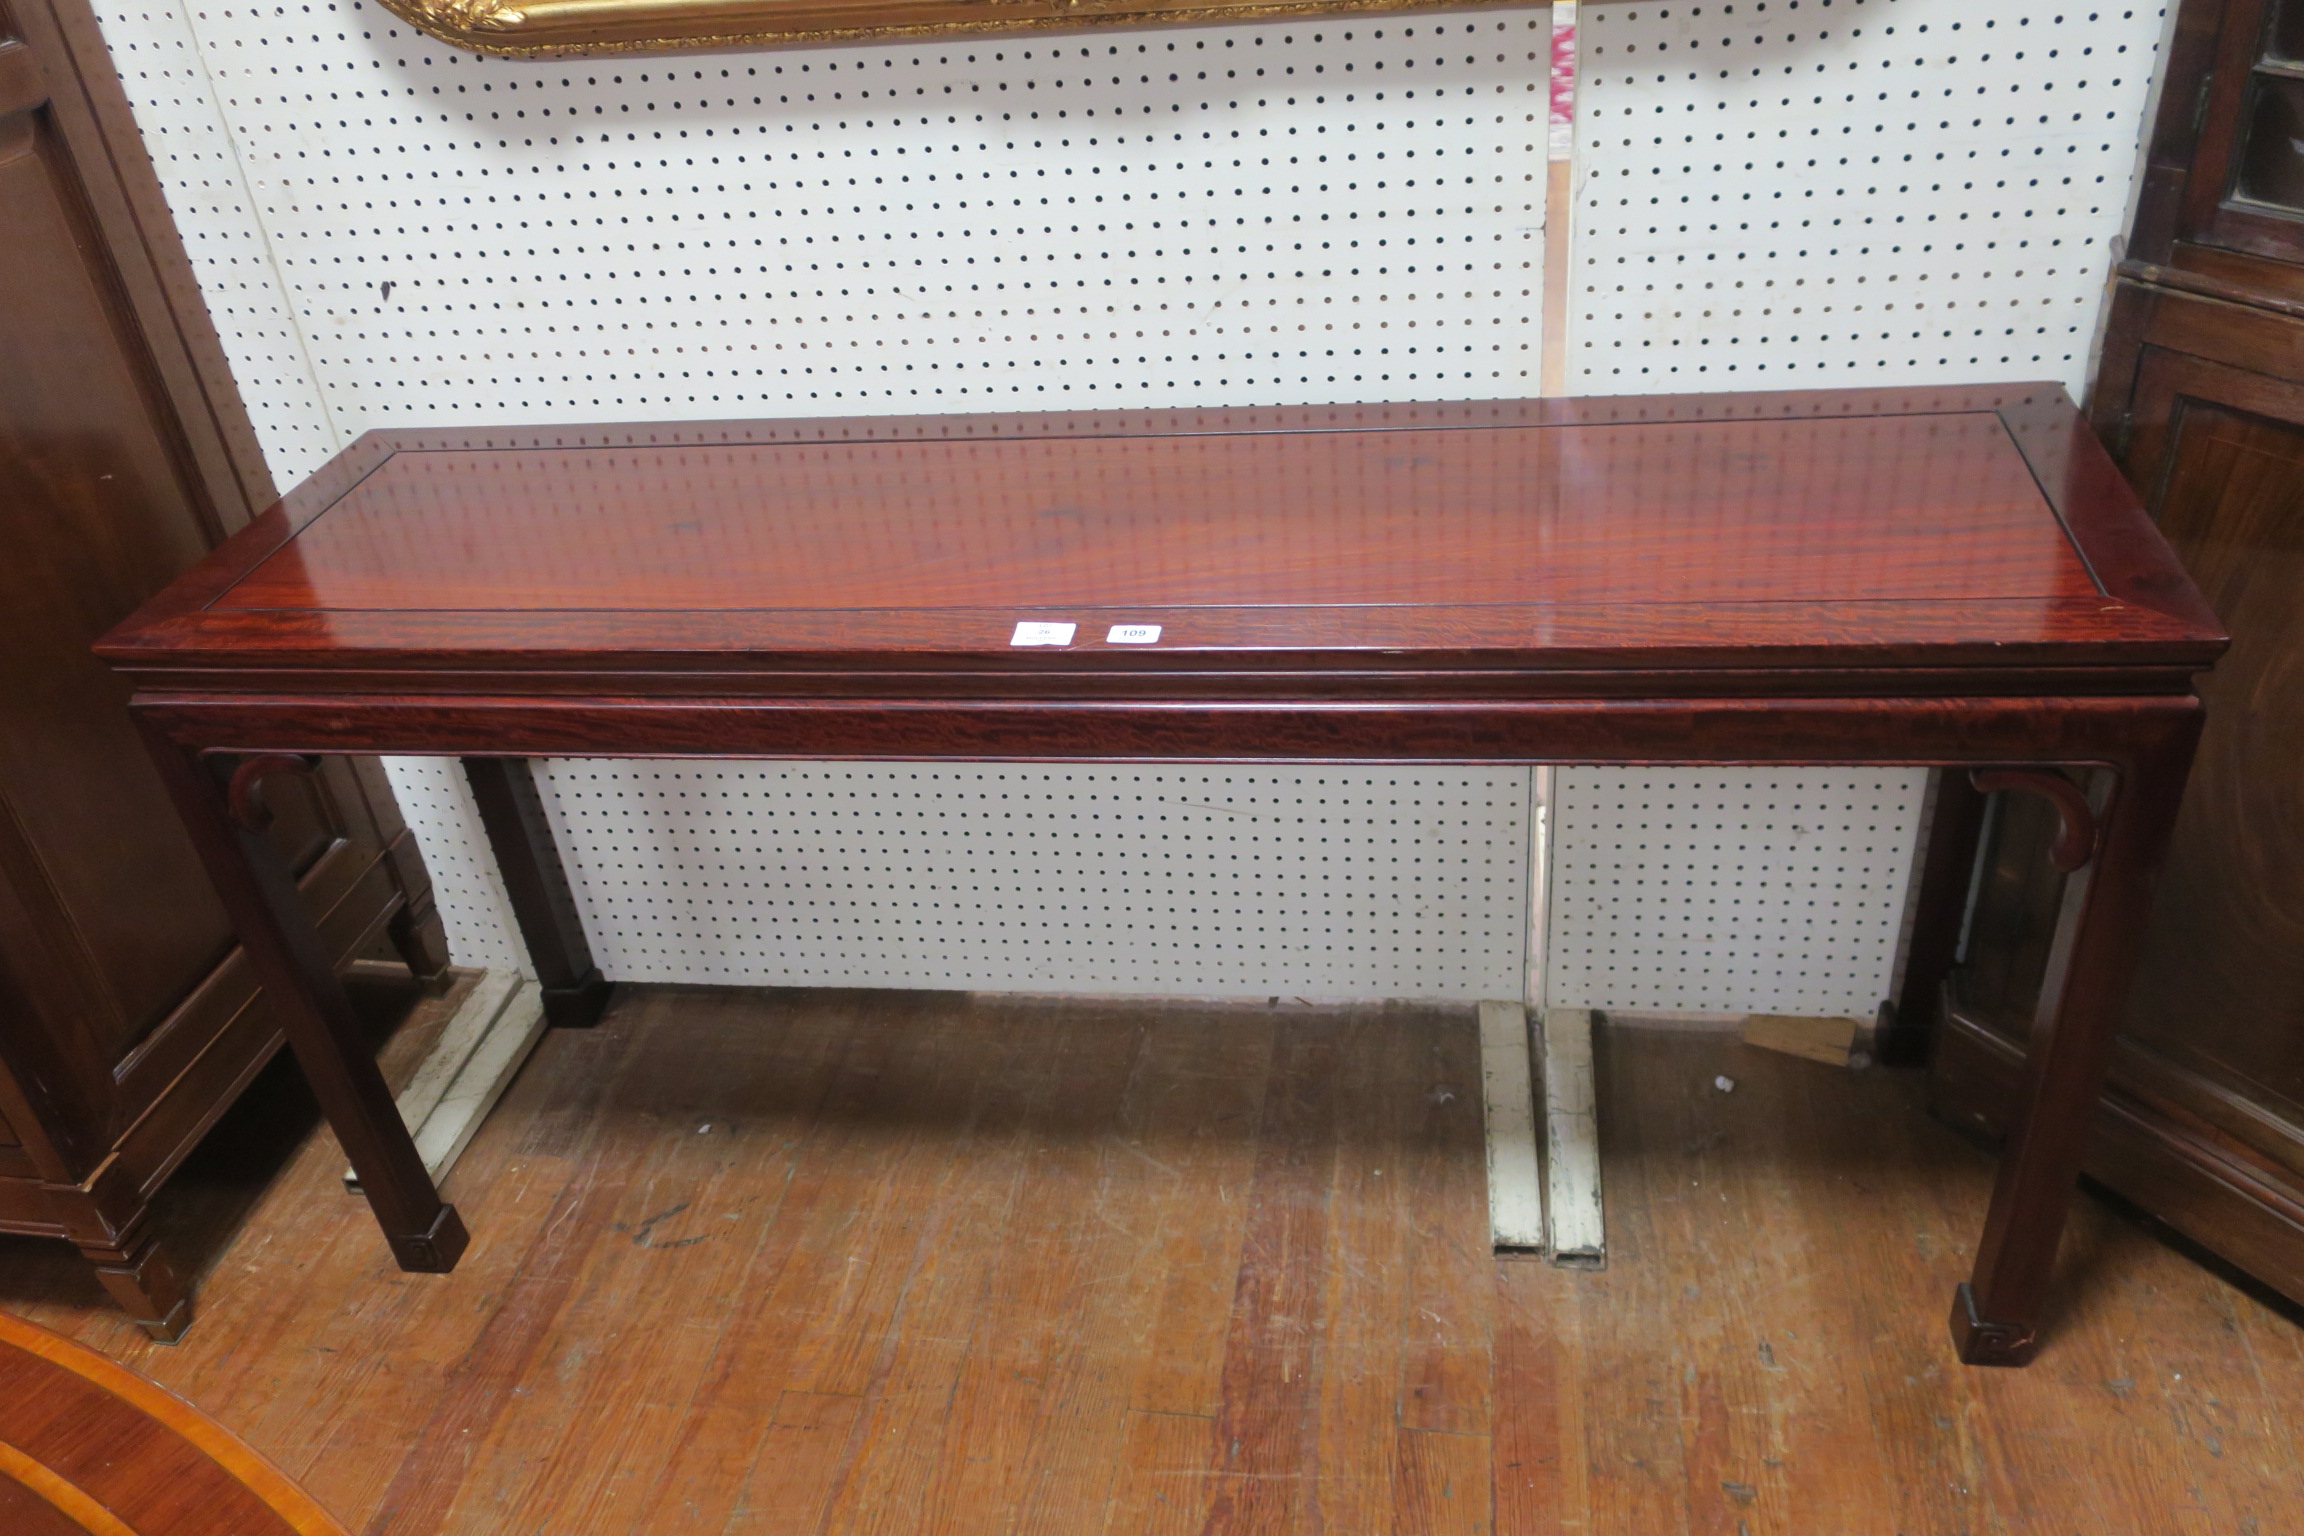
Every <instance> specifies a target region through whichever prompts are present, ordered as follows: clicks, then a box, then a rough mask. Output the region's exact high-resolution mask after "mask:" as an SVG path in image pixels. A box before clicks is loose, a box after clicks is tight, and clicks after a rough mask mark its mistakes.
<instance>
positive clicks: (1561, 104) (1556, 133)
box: [1546, 0, 1576, 160]
mask: <svg viewBox="0 0 2304 1536" xmlns="http://www.w3.org/2000/svg"><path fill="white" fill-rule="evenodd" d="M1575 143H1576V0H1553V3H1552V112H1551V127H1550V133H1549V136H1548V138H1547V141H1546V149H1547V151H1548V153H1547V155H1546V158H1547V159H1551V160H1565V159H1567V158H1568V157H1569V153H1570V151H1571V150H1572V149H1573V148H1574V146H1575Z"/></svg>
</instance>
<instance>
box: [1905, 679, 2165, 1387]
mask: <svg viewBox="0 0 2304 1536" xmlns="http://www.w3.org/2000/svg"><path fill="white" fill-rule="evenodd" d="M2187 724H2188V726H2189V728H2188V729H2183V730H2179V731H2176V732H2173V733H2171V734H2172V736H2174V737H2175V738H2176V739H2175V740H2174V741H2173V742H2171V743H2169V744H2165V745H2163V746H2162V748H2161V749H2160V750H2158V751H2155V752H2151V753H2147V754H2142V755H2140V756H2139V758H2138V759H2137V760H2136V761H2134V762H2132V763H2130V764H2127V765H2125V766H2124V767H2123V768H2122V769H2121V770H2118V771H2113V770H2099V772H2098V780H2099V790H2098V794H2097V795H2096V796H2095V797H2094V798H2093V800H2091V799H2090V798H2088V797H2084V796H2083V795H2082V794H2081V793H2080V791H2079V789H2078V786H2077V785H2075V784H2074V783H2073V781H2072V780H2071V779H2069V778H2066V777H2065V776H2064V775H2062V774H2061V773H2057V772H2053V771H2048V770H2014V771H2007V770H2001V771H1990V772H1979V773H1978V774H1977V775H1976V787H1977V788H1978V789H1981V790H1986V791H1993V790H2002V791H2007V790H2014V791H2019V792H2029V793H2038V794H2044V795H2046V796H2048V797H2049V798H2050V799H2052V800H2054V801H2056V803H2057V807H2058V811H2059V813H2060V815H2061V816H2062V817H2063V821H2064V829H2063V835H2062V836H2061V837H2059V838H2058V840H2057V856H2056V857H2057V864H2058V866H2059V867H2060V868H2064V869H2066V870H2067V871H2068V872H2069V874H2070V878H2069V879H2068V880H2067V881H2066V883H2065V891H2064V905H2063V908H2062V910H2061V912H2060V914H2059V916H2058V919H2057V925H2056V933H2055V938H2054V942H2053V944H2052V946H2051V948H2050V950H2049V957H2048V977H2047V981H2046V984H2045V985H2044V986H2043V987H2042V989H2041V994H2040V1008H2039V1013H2038V1015H2037V1017H2036V1019H2035V1021H2034V1023H2033V1026H2032V1039H2031V1045H2030V1048H2029V1049H2028V1050H2027V1051H2026V1052H2025V1056H2024V1076H2023V1079H2022V1081H2021V1083H2020V1084H2019V1086H2018V1088H2017V1097H2016V1107H2015V1113H2014V1115H2013V1117H2012V1119H2011V1122H2010V1126H2009V1131H2008V1139H2007V1143H2006V1145H2005V1146H2004V1147H2003V1148H2002V1150H2001V1154H2000V1170H1999V1177H1998V1180H1997V1181H1996V1183H1995V1184H1994V1186H1993V1190H1992V1208H1991V1211H1990V1212H1989V1214H1988V1215H1987V1216H1986V1217H1985V1222H1984V1236H1983V1240H1982V1241H1981V1242H1980V1243H1979V1244H1978V1245H1977V1249H1976V1264H1975V1268H1974V1269H1973V1271H1972V1272H1971V1274H1970V1277H1969V1279H1968V1280H1967V1281H1966V1282H1965V1283H1964V1284H1962V1285H1961V1286H1960V1288H1959V1290H1958V1292H1957V1293H1956V1294H1955V1295H1954V1297H1953V1302H1952V1318H1951V1322H1952V1340H1953V1343H1954V1345H1955V1346H1956V1347H1957V1349H1958V1350H1959V1354H1960V1358H1961V1360H1962V1361H1964V1362H1965V1363H1967V1364H1969V1365H2023V1364H2026V1363H2027V1362H2029V1361H2030V1360H2031V1358H2032V1355H2033V1353H2034V1351H2035V1350H2036V1349H2037V1348H2038V1347H2039V1342H2040V1340H2039V1333H2040V1325H2041V1322H2042V1320H2043V1318H2044V1317H2045V1315H2046V1310H2047V1301H2048V1287H2049V1281H2050V1278H2051V1276H2052V1274H2053V1271H2054V1269H2055V1263H2056V1248H2057V1242H2058V1240H2059V1239H2060V1238H2061V1237H2062V1236H2063V1231H2064V1219H2065V1215H2066V1213H2067V1210H2068V1209H2069V1207H2070V1205H2071V1200H2072V1192H2073V1188H2074V1186H2075V1185H2076V1184H2077V1183H2078V1181H2079V1177H2080V1157H2081V1153H2082V1151H2083V1150H2084V1148H2085V1147H2086V1144H2087V1140H2088V1135H2089V1131H2090V1128H2091V1125H2092V1122H2093V1119H2094V1114H2095V1108H2096V1096H2097V1094H2098V1092H2099V1091H2100V1089H2101V1088H2102V1085H2103V1081H2104V1068H2105V1061H2106V1058H2107V1056H2108V1055H2109V1053H2110V1050H2111V1045H2112V1038H2113V1034H2114V1032H2115V1031H2116V1030H2117V1029H2118V1027H2119V1024H2120V1014H2121V1008H2122V1006H2123V1004H2124V1002H2125V1001H2126V998H2127V996H2128V984H2129V981H2130V980H2131V978H2132V977H2133V975H2134V972H2135V969H2136V961H2137V955H2138V951H2139V949H2140V948H2141V945H2142V940H2143V934H2144V924H2145V920H2146V918H2147V917H2148V916H2149V915H2150V913H2151V898H2152V882H2153V877H2154V876H2155V875H2156V874H2157V873H2158V871H2159V867H2160V863H2161V860H2162V859H2163V857H2164V856H2165V854H2166V851H2167V846H2168V838H2169V834H2170V832H2171V831H2172V830H2173V829H2174V827H2175V823H2176V810H2177V806H2178V804H2179V803H2180V802H2181V800H2182V798H2183V791H2184V777H2185V773H2186V771H2187V770H2188V768H2189V767H2190V764H2191V760H2192V747H2193V743H2194V741H2195V740H2196V739H2197V737H2198V735H2199V717H2198V716H2197V715H2194V716H2191V717H2189V719H2188V722H2187Z"/></svg>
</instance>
